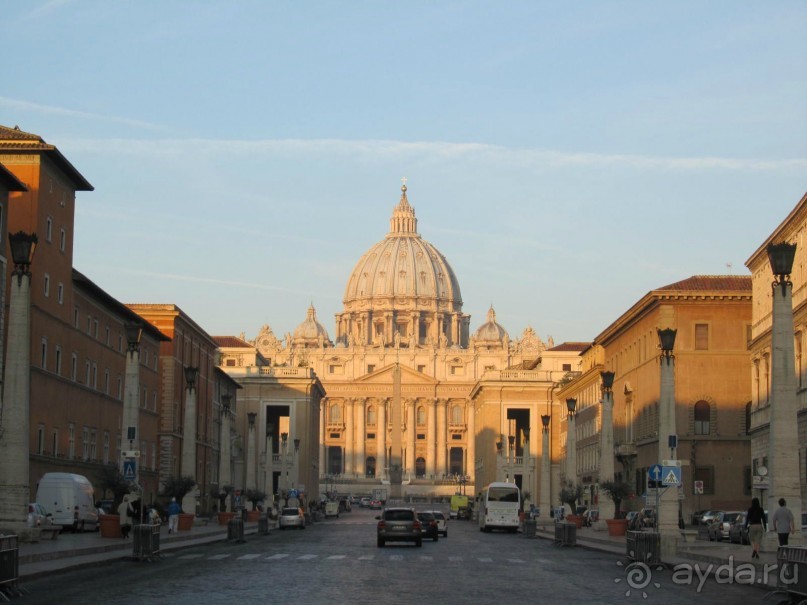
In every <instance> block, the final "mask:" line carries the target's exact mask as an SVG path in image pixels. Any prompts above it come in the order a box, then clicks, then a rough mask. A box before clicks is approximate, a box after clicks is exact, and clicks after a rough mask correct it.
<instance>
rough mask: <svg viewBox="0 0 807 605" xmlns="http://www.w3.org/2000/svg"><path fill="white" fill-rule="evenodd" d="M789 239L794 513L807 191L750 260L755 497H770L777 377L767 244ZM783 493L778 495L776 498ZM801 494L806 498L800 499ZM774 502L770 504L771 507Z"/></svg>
mask: <svg viewBox="0 0 807 605" xmlns="http://www.w3.org/2000/svg"><path fill="white" fill-rule="evenodd" d="M780 242H788V243H795V244H796V256H795V259H794V262H793V272H792V273H791V275H790V276H789V279H790V281H791V282H792V283H793V287H792V298H793V330H794V333H793V339H794V343H793V344H794V352H795V368H794V371H795V379H796V388H797V392H796V408H797V409H796V410H795V411H794V414H795V417H794V418H793V422H796V423H797V424H798V443H797V444H794V443H779V444H778V447H779V448H780V456H782V455H784V456H786V457H788V458H791V457H792V456H798V462H797V463H796V464H795V465H794V469H798V478H797V480H796V477H791V480H796V481H795V485H794V491H795V492H796V493H794V494H788V495H787V496H788V497H787V500H788V507H790V508H791V510H792V511H793V513H794V514H797V513H798V512H799V509H800V508H802V507H803V503H804V502H805V501H806V500H805V499H806V498H807V477H806V476H805V475H806V473H807V363H806V362H805V356H807V337H805V334H807V194H805V195H804V196H803V197H802V198H801V200H799V202H798V203H797V204H796V206H795V207H794V208H793V210H792V211H791V212H790V214H788V216H787V217H785V219H784V220H783V221H782V223H781V224H780V225H779V226H778V227H777V228H776V229H775V230H774V231H773V233H771V234H770V235H769V236H768V237H767V238H765V241H764V242H762V244H761V245H760V246H759V248H757V249H756V250H755V251H754V253H753V254H752V255H751V257H750V258H749V259H748V260H747V261H746V263H745V264H746V266H747V267H748V269H749V270H750V271H751V276H752V277H751V279H752V282H753V298H754V305H753V311H752V320H751V321H752V330H751V346H750V348H751V351H750V353H751V363H752V365H751V368H750V372H751V381H750V383H751V397H750V404H749V406H748V407H749V409H748V413H749V416H750V425H751V435H752V445H751V458H750V459H751V464H752V468H753V476H754V481H755V484H756V487H757V489H755V490H754V495H757V496H760V497H761V500H763V502H764V500H765V497H766V496H767V495H768V490H767V484H766V479H765V478H764V477H762V476H761V475H760V473H759V469H760V468H761V467H767V466H768V457H769V448H770V447H771V446H772V444H771V443H770V441H769V439H768V436H769V428H770V425H769V423H770V413H771V378H772V375H773V367H772V351H771V348H772V344H771V340H772V335H771V328H772V318H773V301H772V288H771V284H772V283H773V280H774V277H773V273H772V271H771V265H770V262H769V260H768V255H767V253H766V248H767V245H768V244H769V243H780ZM782 495H783V494H779V495H775V494H774V497H775V498H778V497H781V496H782ZM798 496H800V502H799V501H798V500H799V498H798ZM768 506H770V505H768Z"/></svg>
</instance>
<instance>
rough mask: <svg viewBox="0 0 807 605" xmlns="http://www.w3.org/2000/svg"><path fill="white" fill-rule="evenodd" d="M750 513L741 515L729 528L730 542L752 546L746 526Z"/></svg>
mask: <svg viewBox="0 0 807 605" xmlns="http://www.w3.org/2000/svg"><path fill="white" fill-rule="evenodd" d="M746 516H748V513H740V514H739V515H737V518H736V519H735V520H734V522H733V523H732V524H731V526H730V527H729V542H731V543H732V544H733V543H735V542H736V543H738V544H750V542H749V540H748V528H747V527H746V526H745V518H746Z"/></svg>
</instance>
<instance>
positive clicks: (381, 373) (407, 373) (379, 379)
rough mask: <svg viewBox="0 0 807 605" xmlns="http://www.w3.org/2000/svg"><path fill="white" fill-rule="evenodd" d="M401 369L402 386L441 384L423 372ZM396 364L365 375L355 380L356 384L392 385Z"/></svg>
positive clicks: (404, 367) (402, 367)
mask: <svg viewBox="0 0 807 605" xmlns="http://www.w3.org/2000/svg"><path fill="white" fill-rule="evenodd" d="M398 367H400V368H401V384H402V385H437V384H439V383H440V381H439V380H437V379H436V378H432V377H431V376H427V375H426V374H424V373H423V372H418V371H416V370H413V369H412V368H408V367H406V366H398ZM394 368H395V364H394V363H393V364H390V365H388V366H384V367H383V368H380V369H378V370H376V371H375V372H372V373H371V374H365V375H364V376H362V377H361V378H357V379H356V380H355V383H356V384H388V385H392V380H393V372H392V371H393V369H394Z"/></svg>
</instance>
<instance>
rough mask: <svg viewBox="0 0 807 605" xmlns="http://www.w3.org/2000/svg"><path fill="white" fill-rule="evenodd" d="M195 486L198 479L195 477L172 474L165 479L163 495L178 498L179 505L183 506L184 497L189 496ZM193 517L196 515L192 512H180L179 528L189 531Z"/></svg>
mask: <svg viewBox="0 0 807 605" xmlns="http://www.w3.org/2000/svg"><path fill="white" fill-rule="evenodd" d="M195 486H196V479H194V478H193V477H188V476H185V477H183V476H174V475H170V476H169V477H168V479H166V480H165V485H163V492H162V495H163V496H165V497H167V498H169V499H170V498H176V499H177V502H179V505H180V506H182V499H183V498H184V497H185V496H187V495H188V494H189V493H190V491H191V490H192V489H193V488H194V487H195ZM193 517H194V515H193V514H192V513H180V514H179V524H178V526H177V529H179V530H180V531H188V530H189V529H190V528H191V527H193Z"/></svg>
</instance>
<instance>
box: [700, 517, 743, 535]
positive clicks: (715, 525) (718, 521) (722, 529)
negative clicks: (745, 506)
mask: <svg viewBox="0 0 807 605" xmlns="http://www.w3.org/2000/svg"><path fill="white" fill-rule="evenodd" d="M740 514H741V513H740V511H722V512H720V513H718V514H717V517H715V519H714V521H712V522H711V523H710V524H709V529H708V532H709V540H717V541H720V540H728V539H729V529H730V528H731V524H732V523H734V521H736V519H737V517H738V515H740Z"/></svg>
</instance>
